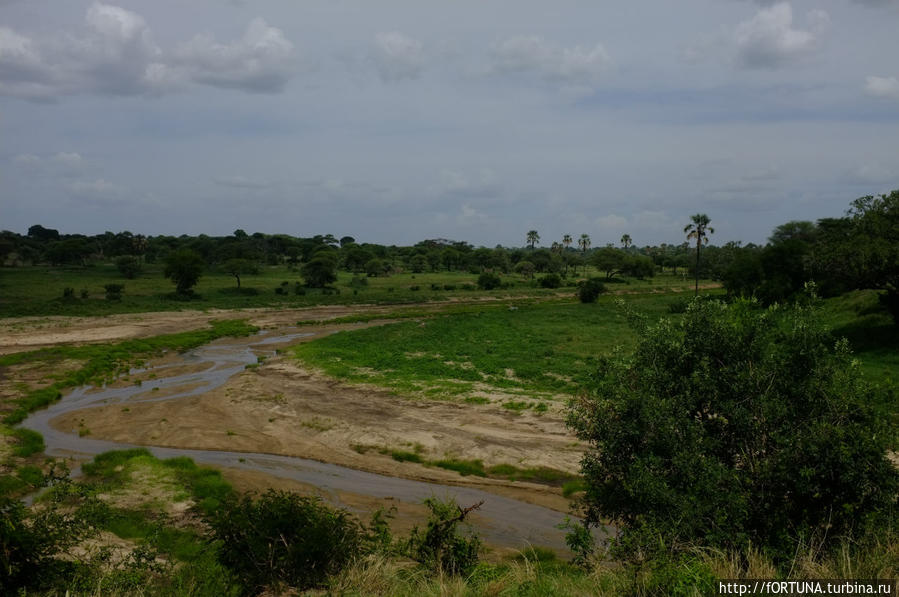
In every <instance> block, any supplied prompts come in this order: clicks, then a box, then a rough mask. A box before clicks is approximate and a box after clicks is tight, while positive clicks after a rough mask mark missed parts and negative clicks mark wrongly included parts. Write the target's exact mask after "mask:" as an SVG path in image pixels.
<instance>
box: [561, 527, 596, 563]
mask: <svg viewBox="0 0 899 597" xmlns="http://www.w3.org/2000/svg"><path fill="white" fill-rule="evenodd" d="M556 528H558V529H560V530H563V531H568V532H567V533H565V545H567V546H568V549H570V550H571V552H572V553H573V554H574V558H573V559H572V560H571V562H572V564H574V565H575V566H580V567H581V568H587V567H589V565H590V557H591V556H592V555H593V552H594V551H595V550H596V541H595V540H594V539H593V534H592V533H591V532H590V527H589V525H587V524H581V523H580V522H578V521H575V520H572V519H571V518H570V517H568V516H566V517H565V520H563V521H562V522H561V523H559V525H558V526H557V527H556Z"/></svg>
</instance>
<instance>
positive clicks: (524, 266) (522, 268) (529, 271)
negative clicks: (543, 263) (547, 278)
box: [515, 261, 537, 280]
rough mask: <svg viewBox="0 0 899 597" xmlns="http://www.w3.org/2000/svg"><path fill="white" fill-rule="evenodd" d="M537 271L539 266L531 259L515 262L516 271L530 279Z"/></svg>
mask: <svg viewBox="0 0 899 597" xmlns="http://www.w3.org/2000/svg"><path fill="white" fill-rule="evenodd" d="M535 271H537V268H536V267H535V266H534V264H533V263H531V262H530V261H519V262H518V263H516V264H515V273H516V274H521V275H522V276H524V277H525V278H527V279H528V280H530V279H531V278H533V277H534V272H535Z"/></svg>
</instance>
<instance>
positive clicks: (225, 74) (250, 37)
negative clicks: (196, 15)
mask: <svg viewBox="0 0 899 597" xmlns="http://www.w3.org/2000/svg"><path fill="white" fill-rule="evenodd" d="M293 49H294V47H293V44H292V43H291V42H290V40H288V39H287V38H286V37H285V36H284V32H283V31H281V30H280V29H278V28H277V27H272V26H270V25H269V24H268V23H266V22H265V20H264V19H261V18H257V19H253V21H251V22H250V24H249V26H248V27H247V30H246V32H245V33H244V35H243V37H242V38H241V39H239V40H237V41H235V42H233V43H231V44H222V43H219V42H217V41H216V40H215V38H214V37H213V36H212V35H210V34H208V33H204V34H200V35H197V36H195V37H194V38H193V39H192V40H190V41H188V42H186V43H184V44H181V45H180V46H178V48H177V49H176V50H175V52H174V56H175V63H176V64H177V65H178V66H179V67H181V68H184V69H185V70H186V71H187V74H188V76H189V77H190V79H191V80H193V81H195V82H197V83H201V84H204V85H211V86H213V87H225V88H234V89H242V90H244V91H252V92H259V93H276V92H279V91H282V90H283V89H284V86H285V85H286V83H287V80H288V79H289V78H290V74H291V70H292V55H293Z"/></svg>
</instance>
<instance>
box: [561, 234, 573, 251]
mask: <svg viewBox="0 0 899 597" xmlns="http://www.w3.org/2000/svg"><path fill="white" fill-rule="evenodd" d="M562 244H563V245H564V246H565V248H566V249H567V248H568V247H570V246H571V235H570V234H566V235H565V236H563V237H562Z"/></svg>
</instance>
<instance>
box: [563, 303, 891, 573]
mask: <svg viewBox="0 0 899 597" xmlns="http://www.w3.org/2000/svg"><path fill="white" fill-rule="evenodd" d="M636 321H637V327H638V328H639V332H640V334H641V339H640V343H639V345H638V347H637V349H636V351H635V353H634V355H633V357H632V359H631V360H629V361H623V360H617V361H614V360H608V359H606V360H603V361H602V362H601V365H600V368H599V371H598V373H597V375H596V377H595V381H594V382H593V383H592V386H591V387H590V388H589V394H587V395H585V396H583V397H582V398H581V399H579V400H578V401H577V402H576V403H574V405H573V408H572V411H571V413H570V417H569V424H570V425H571V426H572V427H573V428H574V430H575V431H576V433H577V435H578V437H579V438H581V439H582V440H586V441H588V442H590V444H591V449H590V450H589V451H588V452H587V454H586V455H585V457H584V459H583V460H582V472H583V475H584V478H585V484H586V493H585V496H584V505H585V514H586V517H587V520H588V522H589V523H592V524H596V523H598V522H599V520H600V518H601V517H602V518H604V519H605V518H611V519H612V520H613V521H615V522H616V523H617V524H618V525H619V528H620V530H621V531H622V535H621V537H620V539H619V541H618V543H617V549H618V550H619V553H623V554H634V553H636V552H637V551H639V550H642V551H643V553H644V554H645V553H646V550H649V551H650V552H651V551H652V549H653V545H655V546H656V547H658V546H659V544H660V543H661V542H664V543H665V544H666V545H667V546H668V548H672V547H673V548H674V549H675V550H676V549H677V548H678V547H677V546H688V545H691V544H692V545H697V544H698V545H712V546H716V547H720V548H725V549H741V548H745V547H747V546H748V545H750V544H751V545H754V546H759V547H762V548H763V549H766V550H768V551H769V552H770V553H771V554H772V555H775V556H776V557H778V558H779V559H781V561H783V560H785V559H788V558H789V557H791V556H792V555H793V553H794V550H795V547H796V544H797V541H804V542H814V543H818V542H820V543H822V544H824V543H825V542H828V543H834V544H836V543H837V542H838V541H839V540H840V538H845V537H847V536H850V535H853V534H861V533H864V532H865V531H866V530H868V528H867V527H869V526H872V525H874V524H876V519H877V517H878V516H879V515H884V516H886V515H888V513H889V512H891V511H892V509H893V508H894V507H895V505H896V497H897V489H899V473H897V471H896V469H895V468H894V467H893V466H892V465H891V464H890V462H889V461H888V460H887V458H886V447H887V446H886V442H887V440H888V437H889V435H888V434H887V433H885V432H884V431H885V430H884V423H883V422H882V421H880V420H878V419H877V418H876V417H875V415H874V412H873V411H872V409H871V408H870V407H869V405H868V401H869V396H870V392H871V388H870V387H868V385H867V384H866V383H864V382H863V381H862V380H861V377H860V371H859V367H858V366H857V363H856V362H855V361H854V360H853V358H852V356H851V354H850V352H849V349H848V344H847V342H846V341H845V340H841V341H837V342H834V340H833V339H832V338H831V337H830V336H829V335H828V333H827V332H826V331H824V330H823V329H822V328H821V327H820V326H819V325H817V324H816V323H815V315H814V312H813V311H811V310H810V309H805V308H800V307H793V308H789V309H778V308H771V309H767V310H762V309H759V308H758V307H757V306H756V305H754V304H752V303H749V302H738V303H736V304H734V305H732V306H727V305H725V304H722V303H720V302H717V301H694V302H693V303H691V305H690V306H689V308H688V309H687V311H686V314H685V315H684V318H683V320H682V321H681V322H680V323H674V322H672V321H670V320H667V319H662V320H661V321H660V322H659V323H658V324H657V325H655V326H653V327H648V326H646V325H645V324H641V323H640V322H639V320H636ZM881 522H882V521H881ZM885 526H888V525H885ZM660 538H661V539H662V541H660Z"/></svg>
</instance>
